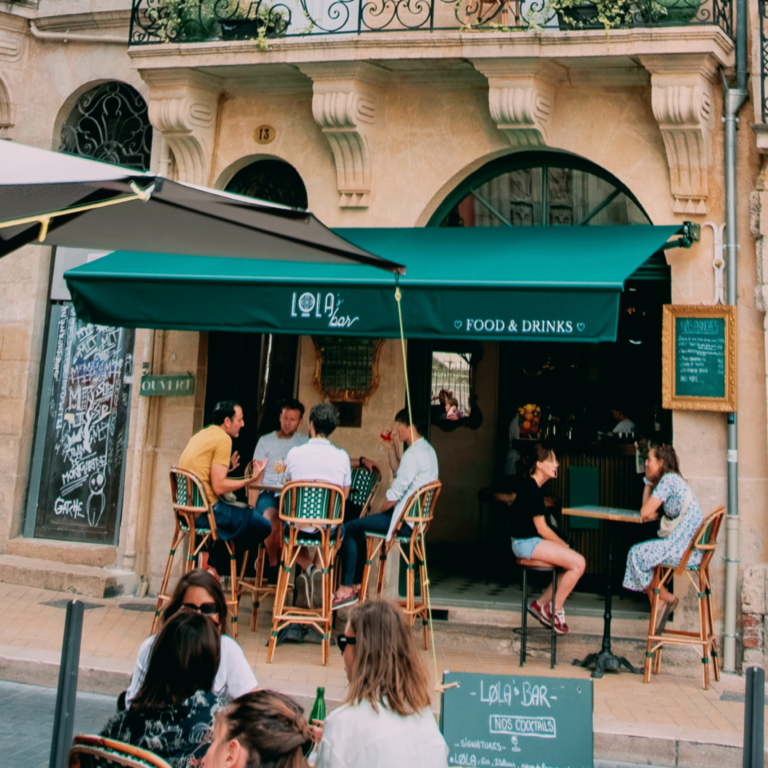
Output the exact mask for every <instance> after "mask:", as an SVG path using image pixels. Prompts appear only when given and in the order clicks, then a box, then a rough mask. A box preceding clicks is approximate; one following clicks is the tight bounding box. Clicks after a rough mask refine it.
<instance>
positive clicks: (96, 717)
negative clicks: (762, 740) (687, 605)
mask: <svg viewBox="0 0 768 768" xmlns="http://www.w3.org/2000/svg"><path fill="white" fill-rule="evenodd" d="M55 708H56V690H55V689H53V688H43V687H41V686H38V685H25V684H23V683H9V682H5V681H0V764H1V765H7V766H13V768H48V759H49V757H50V754H51V736H52V733H53V715H54V711H55ZM114 711H115V699H114V697H113V696H100V695H99V694H96V693H78V694H77V708H76V710H75V731H74V732H75V733H98V732H99V731H100V730H101V729H102V727H103V726H104V724H105V723H106V722H107V720H108V719H109V717H110V716H111V715H112V714H113V713H114ZM595 768H640V766H639V765H637V764H632V763H614V762H609V761H607V760H596V761H595ZM643 768H664V766H649V765H646V764H644V765H643Z"/></svg>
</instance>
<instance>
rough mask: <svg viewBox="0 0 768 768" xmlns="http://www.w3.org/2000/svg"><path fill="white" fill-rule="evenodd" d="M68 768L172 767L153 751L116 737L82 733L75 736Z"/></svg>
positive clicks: (68, 759)
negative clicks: (108, 737)
mask: <svg viewBox="0 0 768 768" xmlns="http://www.w3.org/2000/svg"><path fill="white" fill-rule="evenodd" d="M67 766H68V768H117V767H118V766H125V768H171V766H170V764H169V763H167V762H166V761H165V760H163V759H162V758H160V757H158V756H157V755H156V754H154V753H153V752H148V751H147V750H146V749H139V747H134V746H133V745H132V744H125V743H123V742H122V741H115V740H114V739H105V738H103V737H101V736H88V735H85V734H82V735H80V736H75V738H74V742H73V745H72V748H71V749H70V750H69V757H68V758H67Z"/></svg>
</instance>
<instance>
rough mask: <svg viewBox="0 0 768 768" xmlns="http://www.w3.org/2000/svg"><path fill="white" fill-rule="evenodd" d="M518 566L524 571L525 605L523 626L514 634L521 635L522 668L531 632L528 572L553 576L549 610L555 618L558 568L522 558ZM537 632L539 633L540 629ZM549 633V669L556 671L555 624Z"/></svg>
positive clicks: (539, 561) (521, 616) (521, 620)
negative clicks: (529, 624)
mask: <svg viewBox="0 0 768 768" xmlns="http://www.w3.org/2000/svg"><path fill="white" fill-rule="evenodd" d="M517 564H518V565H519V566H520V567H521V568H522V569H523V604H522V607H521V609H520V622H521V625H522V626H521V627H520V628H519V629H515V630H514V632H516V633H517V634H519V635H520V666H521V667H522V666H524V665H525V660H526V659H527V658H528V635H529V634H530V632H531V630H529V629H528V572H529V571H538V572H541V573H551V574H552V601H551V602H550V605H549V610H550V611H551V612H552V615H553V616H554V615H555V595H556V594H557V566H556V565H552V563H545V562H544V561H543V560H525V559H523V558H521V557H518V558H517ZM536 631H539V628H538V627H537V628H536ZM549 633H550V638H549V667H550V669H554V668H555V664H557V632H555V623H554V622H552V626H551V627H550V629H549Z"/></svg>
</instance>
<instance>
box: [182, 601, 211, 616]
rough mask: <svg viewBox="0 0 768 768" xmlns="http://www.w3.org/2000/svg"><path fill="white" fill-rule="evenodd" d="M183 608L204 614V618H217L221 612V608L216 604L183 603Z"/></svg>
mask: <svg viewBox="0 0 768 768" xmlns="http://www.w3.org/2000/svg"><path fill="white" fill-rule="evenodd" d="M181 607H182V608H188V609H189V610H190V611H197V612H198V613H202V614H203V616H215V615H216V614H217V613H218V612H219V607H218V606H217V605H216V603H201V604H200V605H195V603H182V604H181Z"/></svg>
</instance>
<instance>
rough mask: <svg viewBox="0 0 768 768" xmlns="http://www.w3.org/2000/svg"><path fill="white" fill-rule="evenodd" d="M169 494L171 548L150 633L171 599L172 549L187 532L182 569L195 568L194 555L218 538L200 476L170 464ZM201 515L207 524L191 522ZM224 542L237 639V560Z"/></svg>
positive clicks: (234, 634)
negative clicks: (172, 518)
mask: <svg viewBox="0 0 768 768" xmlns="http://www.w3.org/2000/svg"><path fill="white" fill-rule="evenodd" d="M171 498H172V500H173V514H174V516H175V518H176V529H175V530H174V533H173V542H172V544H171V550H170V552H169V553H168V562H167V563H166V564H165V573H164V574H163V582H162V584H161V585H160V594H159V595H158V596H157V609H156V610H155V619H154V621H153V622H152V632H153V633H154V632H156V631H157V626H158V623H159V621H160V613H161V612H162V609H163V606H164V605H165V604H166V603H167V602H169V601H170V599H171V595H170V593H169V592H168V582H169V581H170V578H171V569H172V568H173V561H174V558H175V556H176V551H177V550H178V548H179V546H180V545H181V543H182V541H183V540H184V537H185V536H187V535H189V544H188V548H187V560H186V565H185V568H184V572H185V573H186V572H189V571H191V570H192V569H193V568H195V565H196V561H197V558H198V555H199V554H200V553H201V552H202V551H203V550H204V549H210V547H211V546H213V544H214V543H215V542H217V541H218V540H219V537H218V535H217V534H216V520H215V519H214V516H213V508H212V506H211V503H210V502H209V501H208V497H207V496H206V495H205V489H204V488H203V484H202V482H201V480H200V478H199V477H198V476H197V475H196V474H195V473H194V472H189V471H188V470H186V469H179V467H171ZM201 515H205V516H206V517H207V518H208V524H207V525H205V526H200V525H197V523H196V522H195V521H196V518H198V517H200V516H201ZM198 537H199V541H198ZM224 543H225V544H226V545H227V550H228V551H229V563H230V579H229V586H230V592H231V595H230V598H229V599H228V600H227V605H228V606H229V610H230V612H231V614H232V634H233V636H234V638H235V640H237V563H236V562H235V544H234V542H233V541H225V542H224Z"/></svg>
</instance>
